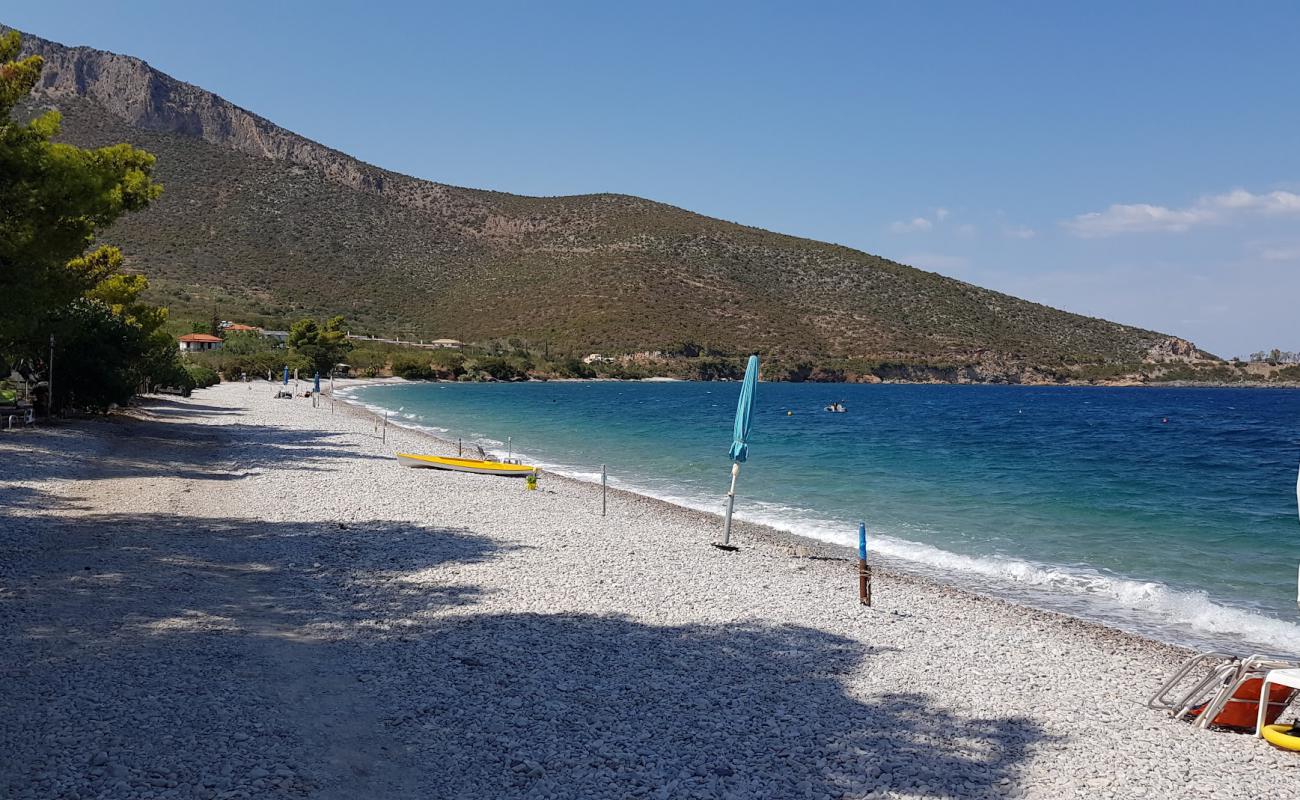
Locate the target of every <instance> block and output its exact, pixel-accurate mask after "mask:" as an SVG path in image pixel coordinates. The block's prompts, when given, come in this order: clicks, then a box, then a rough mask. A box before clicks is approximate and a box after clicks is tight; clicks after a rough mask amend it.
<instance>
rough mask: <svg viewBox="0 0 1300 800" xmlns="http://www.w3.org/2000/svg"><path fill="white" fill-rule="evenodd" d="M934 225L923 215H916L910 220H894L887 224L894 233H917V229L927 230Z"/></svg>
mask: <svg viewBox="0 0 1300 800" xmlns="http://www.w3.org/2000/svg"><path fill="white" fill-rule="evenodd" d="M933 227H934V223H933V222H931V221H930V220H928V219H926V218H925V217H917V218H916V219H913V220H911V221H910V222H895V223H892V224H891V225H890V226H889V229H890V230H891V231H893V232H894V233H917V232H919V231H928V230H930V229H931V228H933Z"/></svg>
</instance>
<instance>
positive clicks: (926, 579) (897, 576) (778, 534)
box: [337, 379, 1193, 659]
mask: <svg viewBox="0 0 1300 800" xmlns="http://www.w3.org/2000/svg"><path fill="white" fill-rule="evenodd" d="M399 380H400V379H399ZM427 382H428V383H435V382H436V381H427ZM364 385H384V384H383V383H377V384H369V383H367V384H357V385H355V386H349V387H347V388H350V389H356V388H361V387H362V386H364ZM337 402H340V403H342V404H343V406H344V409H345V413H349V414H352V415H354V416H356V417H358V418H360V419H362V420H366V421H368V422H371V423H379V424H382V423H383V417H382V416H380V415H378V414H376V413H375V412H374V411H372V410H370V409H368V408H366V407H365V406H364V405H362V404H361V403H359V402H356V401H353V400H350V399H346V398H340V399H339V400H338V401H337ZM388 424H389V425H390V426H392V427H399V428H402V429H403V430H405V431H408V432H410V433H412V434H415V435H417V436H419V437H420V438H422V439H427V440H428V441H429V442H431V443H433V444H434V445H436V446H437V447H439V448H442V449H444V450H446V454H447V455H450V454H451V451H452V450H454V448H455V446H456V443H455V442H454V441H451V440H449V439H444V438H442V437H441V436H439V435H437V434H436V433H434V432H432V431H429V430H427V429H425V428H423V427H420V426H417V425H411V424H409V423H407V422H405V421H393V420H391V419H390V420H389V422H388ZM546 480H548V481H550V480H558V481H564V482H565V483H568V484H571V485H572V486H574V487H575V488H577V489H579V490H580V491H582V492H584V493H591V494H595V495H598V494H599V492H600V484H598V483H593V482H592V481H586V480H583V479H581V478H574V477H571V476H569V475H562V474H559V473H556V472H547V473H546ZM608 491H609V494H610V495H611V496H614V495H617V496H619V497H620V498H622V499H623V500H625V501H627V502H632V503H642V504H646V505H649V506H652V507H656V508H658V509H660V510H661V511H662V512H663V513H666V514H672V515H676V516H679V517H681V518H682V519H685V520H688V521H690V522H692V523H696V524H699V525H700V526H701V527H706V528H709V529H715V530H721V528H722V515H721V514H716V513H713V512H709V511H702V510H700V509H697V508H690V507H688V506H683V505H680V504H677V503H673V502H670V501H668V500H663V499H661V498H658V497H654V496H651V495H648V494H642V493H640V492H635V491H632V490H629V489H618V488H615V487H613V486H610V487H608ZM732 535H733V537H747V538H749V539H752V540H753V541H755V542H757V543H759V544H760V545H761V546H764V547H768V548H773V549H775V550H778V551H782V550H784V551H788V552H786V555H787V556H788V557H790V558H794V559H810V560H813V561H821V562H828V563H837V562H838V563H843V564H844V565H845V566H846V568H847V567H854V569H855V571H854V574H855V575H856V564H857V559H856V558H854V557H853V556H854V552H855V551H854V549H853V548H851V547H848V546H845V545H837V544H833V543H831V542H826V541H822V540H821V539H814V538H812V537H809V536H803V535H800V534H798V533H795V532H793V531H785V530H781V529H779V528H775V527H772V526H771V525H764V524H762V523H758V522H751V521H748V520H744V519H740V518H735V519H733V521H732ZM895 560H896V559H890V561H891V562H892V561H895ZM872 571H873V575H875V576H878V577H886V578H889V579H892V580H895V581H907V582H911V583H913V584H915V585H918V586H924V587H926V588H927V589H930V590H933V591H941V592H953V593H956V594H959V595H961V596H963V597H966V598H968V599H972V600H978V601H980V602H988V603H995V604H999V605H1001V606H1004V607H1007V608H1013V609H1018V610H1024V611H1028V612H1031V613H1033V614H1041V615H1043V616H1044V617H1046V618H1053V619H1056V620H1058V621H1064V622H1066V623H1067V624H1071V625H1079V626H1082V627H1085V628H1092V629H1094V630H1095V632H1097V633H1098V634H1101V635H1105V636H1107V637H1122V638H1128V639H1131V640H1132V641H1134V642H1135V643H1141V644H1143V645H1150V646H1153V647H1158V648H1164V649H1167V650H1168V651H1169V653H1170V654H1172V655H1174V656H1176V657H1178V658H1180V659H1183V658H1187V657H1188V656H1190V655H1191V654H1192V653H1193V650H1192V648H1190V647H1188V646H1185V645H1180V644H1175V643H1172V642H1165V641H1161V640H1159V639H1154V638H1152V637H1150V636H1144V635H1142V634H1140V633H1134V632H1132V631H1126V630H1123V629H1122V628H1117V627H1114V626H1111V625H1106V624H1104V623H1101V622H1097V621H1094V620H1090V619H1087V618H1085V617H1080V616H1076V615H1074V614H1068V613H1066V612H1063V611H1055V610H1052V609H1046V608H1039V607H1037V606H1034V605H1030V604H1028V603H1021V602H1016V601H1015V600H1011V599H1008V598H1004V597H998V596H997V595H994V594H988V593H985V592H981V591H979V590H976V589H971V588H967V587H963V586H961V585H959V584H957V583H956V582H949V581H943V580H940V579H937V578H933V577H930V576H928V575H922V574H918V573H915V572H909V571H908V570H906V569H899V568H898V567H896V566H893V565H892V564H891V565H890V566H882V565H879V564H873V566H872Z"/></svg>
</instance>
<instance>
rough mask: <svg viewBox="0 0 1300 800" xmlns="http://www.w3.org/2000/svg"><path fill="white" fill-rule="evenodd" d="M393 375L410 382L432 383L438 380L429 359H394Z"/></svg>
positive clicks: (403, 357)
mask: <svg viewBox="0 0 1300 800" xmlns="http://www.w3.org/2000/svg"><path fill="white" fill-rule="evenodd" d="M393 374H394V375H396V376H397V377H399V378H405V379H406V380H408V381H432V380H436V379H437V378H438V374H437V373H436V372H435V371H434V369H433V366H432V365H431V364H430V363H429V360H428V359H427V358H421V357H420V356H398V357H396V358H394V359H393Z"/></svg>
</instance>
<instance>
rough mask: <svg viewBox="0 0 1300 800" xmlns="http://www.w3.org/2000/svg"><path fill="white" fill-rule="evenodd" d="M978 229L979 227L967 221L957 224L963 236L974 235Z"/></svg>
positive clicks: (958, 230) (958, 231)
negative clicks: (963, 223)
mask: <svg viewBox="0 0 1300 800" xmlns="http://www.w3.org/2000/svg"><path fill="white" fill-rule="evenodd" d="M978 231H979V228H976V227H975V226H974V225H972V224H970V223H969V222H968V223H966V224H965V225H958V226H957V233H960V234H961V235H962V236H974V235H975V234H976V232H978Z"/></svg>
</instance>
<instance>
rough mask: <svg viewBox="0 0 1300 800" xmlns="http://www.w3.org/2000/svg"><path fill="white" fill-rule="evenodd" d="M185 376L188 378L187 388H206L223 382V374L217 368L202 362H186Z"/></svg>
mask: <svg viewBox="0 0 1300 800" xmlns="http://www.w3.org/2000/svg"><path fill="white" fill-rule="evenodd" d="M185 376H186V378H188V381H187V383H188V385H187V386H186V387H185V388H187V389H206V388H208V387H209V386H215V385H217V384H218V383H221V376H220V375H218V374H217V372H216V370H214V369H212V368H210V367H205V366H203V365H202V364H186V365H185Z"/></svg>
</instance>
